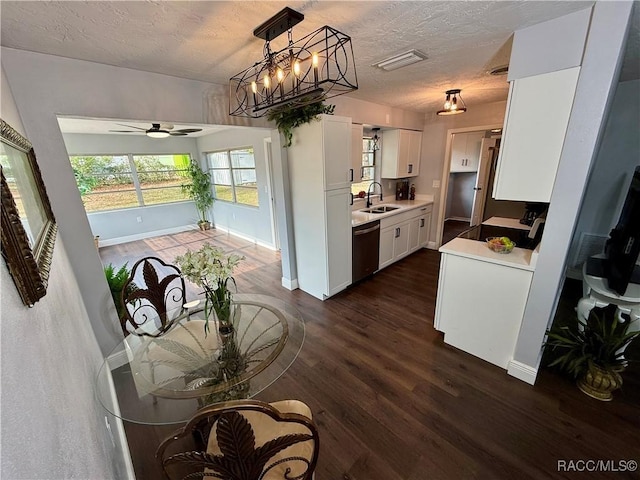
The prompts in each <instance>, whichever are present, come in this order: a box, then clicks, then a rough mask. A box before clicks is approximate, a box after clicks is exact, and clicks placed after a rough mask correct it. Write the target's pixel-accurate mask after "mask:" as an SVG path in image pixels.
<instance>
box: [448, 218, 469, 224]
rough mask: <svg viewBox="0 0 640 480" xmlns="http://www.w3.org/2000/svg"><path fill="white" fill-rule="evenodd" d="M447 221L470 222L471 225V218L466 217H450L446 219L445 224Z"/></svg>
mask: <svg viewBox="0 0 640 480" xmlns="http://www.w3.org/2000/svg"><path fill="white" fill-rule="evenodd" d="M447 220H453V221H455V222H469V223H471V219H470V218H466V217H448V218H445V219H444V221H445V222H446V221H447Z"/></svg>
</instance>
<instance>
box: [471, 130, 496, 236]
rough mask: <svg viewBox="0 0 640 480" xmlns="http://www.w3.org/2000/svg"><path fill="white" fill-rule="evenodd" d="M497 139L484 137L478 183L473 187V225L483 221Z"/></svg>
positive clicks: (477, 177)
mask: <svg viewBox="0 0 640 480" xmlns="http://www.w3.org/2000/svg"><path fill="white" fill-rule="evenodd" d="M497 141H498V139H496V138H483V139H482V145H481V147H480V163H479V165H478V175H477V176H476V185H475V187H473V207H472V209H471V226H472V227H474V226H476V225H480V224H481V223H482V214H483V213H484V204H485V200H486V198H487V187H488V185H489V172H490V170H491V161H492V160H493V156H494V150H495V148H496V142H497Z"/></svg>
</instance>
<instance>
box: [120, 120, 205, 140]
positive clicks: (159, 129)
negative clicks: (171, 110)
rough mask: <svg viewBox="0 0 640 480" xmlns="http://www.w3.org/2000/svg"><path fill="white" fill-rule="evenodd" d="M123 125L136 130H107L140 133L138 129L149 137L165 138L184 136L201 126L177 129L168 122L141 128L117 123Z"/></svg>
mask: <svg viewBox="0 0 640 480" xmlns="http://www.w3.org/2000/svg"><path fill="white" fill-rule="evenodd" d="M118 125H121V126H123V127H129V128H135V129H136V130H109V131H110V132H114V133H140V130H142V131H143V132H145V133H146V134H147V136H148V137H151V138H166V137H168V136H172V137H184V136H186V135H188V134H189V133H195V132H201V131H202V129H201V128H181V129H179V130H173V125H168V124H160V123H152V124H151V128H143V127H136V126H135V125H123V124H121V123H118Z"/></svg>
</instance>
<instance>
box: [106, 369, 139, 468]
mask: <svg viewBox="0 0 640 480" xmlns="http://www.w3.org/2000/svg"><path fill="white" fill-rule="evenodd" d="M107 377H108V380H109V393H110V395H111V403H112V405H113V408H114V413H115V415H110V416H109V417H107V416H105V420H106V422H107V428H108V429H109V433H110V435H112V441H113V446H114V448H118V449H119V450H120V453H121V455H122V460H123V462H124V467H125V471H126V478H127V479H128V480H136V474H135V471H134V469H133V461H132V460H131V452H130V451H129V443H128V442H127V435H126V433H125V431H124V423H123V422H122V419H121V418H120V406H119V405H118V396H117V394H116V388H115V385H114V384H113V377H112V376H111V371H109V374H108V375H107ZM111 425H114V427H115V428H114V430H115V432H112V431H111V428H110V427H111ZM114 433H115V437H114V436H113V435H114ZM116 439H117V443H118V444H117V445H116Z"/></svg>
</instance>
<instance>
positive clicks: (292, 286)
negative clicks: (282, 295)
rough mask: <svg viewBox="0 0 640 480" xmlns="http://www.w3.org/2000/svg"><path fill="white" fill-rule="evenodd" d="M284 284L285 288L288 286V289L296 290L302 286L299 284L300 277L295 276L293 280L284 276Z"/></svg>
mask: <svg viewBox="0 0 640 480" xmlns="http://www.w3.org/2000/svg"><path fill="white" fill-rule="evenodd" d="M282 286H283V287H284V288H286V289H287V290H296V289H298V288H300V286H299V285H298V279H297V278H295V279H293V280H290V279H288V278H284V277H282Z"/></svg>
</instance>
